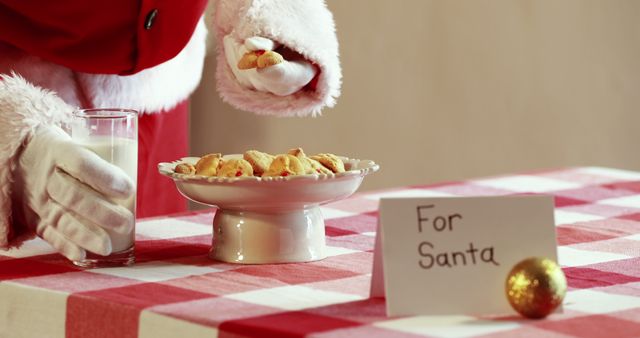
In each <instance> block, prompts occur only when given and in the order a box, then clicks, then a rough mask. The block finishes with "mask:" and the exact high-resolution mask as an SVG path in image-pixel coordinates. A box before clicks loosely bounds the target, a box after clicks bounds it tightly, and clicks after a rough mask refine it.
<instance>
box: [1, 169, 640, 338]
mask: <svg viewBox="0 0 640 338" xmlns="http://www.w3.org/2000/svg"><path fill="white" fill-rule="evenodd" d="M514 193H550V194H553V195H555V196H556V210H555V219H556V224H557V233H558V244H559V248H558V253H559V261H560V264H561V265H562V267H563V269H564V272H565V274H566V275H567V278H568V282H569V291H568V293H567V296H566V298H565V302H564V313H562V314H553V315H551V316H550V317H548V318H546V319H544V320H525V319H521V318H519V317H516V316H511V317H498V318H496V317H486V318H481V317H472V316H438V317H434V316H417V317H396V318H389V317H386V316H385V301H384V300H383V299H370V298H369V297H368V293H369V284H370V278H371V267H372V261H373V254H372V250H373V244H374V237H375V233H374V231H375V226H376V221H377V208H378V199H379V198H380V197H382V196H385V197H386V196H481V195H505V194H514ZM322 211H323V212H324V215H325V218H326V234H327V244H328V246H329V254H330V257H329V258H327V259H325V260H322V261H318V262H312V263H301V264H282V265H232V264H225V263H219V262H214V261H211V260H209V259H208V258H207V252H208V250H209V246H210V243H211V220H212V217H213V211H204V212H194V213H189V214H184V215H178V216H172V217H165V218H156V219H145V220H141V221H140V222H139V223H138V225H137V238H136V240H137V242H136V251H137V258H138V260H137V264H136V265H135V266H133V267H128V268H107V269H94V270H84V271H83V270H80V269H78V268H76V267H74V266H72V265H70V264H69V263H67V262H66V261H65V260H64V259H63V258H61V256H59V255H57V254H55V253H54V252H53V250H51V248H50V247H49V246H48V245H47V244H46V243H44V242H42V241H41V240H32V241H30V242H28V243H27V244H26V245H24V246H23V247H22V248H21V249H19V250H12V251H8V252H7V251H5V252H1V251H0V337H65V336H66V337H136V336H138V337H154V338H161V337H216V336H221V337H225V336H226V337H238V336H272V337H298V336H310V337H371V336H385V337H386V336H396V337H416V336H427V337H488V336H491V337H507V336H508V337H514V336H515V337H538V336H539V337H640V173H636V172H629V171H622V170H615V169H606V168H594V167H589V168H572V169H564V170H553V171H540V172H535V173H527V174H522V175H509V176H501V177H493V178H488V179H479V180H469V181H464V182H451V183H444V184H438V185H427V186H414V187H405V188H402V189H394V190H388V191H382V192H376V193H368V194H358V195H356V196H353V197H352V198H349V199H347V200H343V201H339V202H336V203H333V204H330V205H327V206H325V207H323V209H322Z"/></svg>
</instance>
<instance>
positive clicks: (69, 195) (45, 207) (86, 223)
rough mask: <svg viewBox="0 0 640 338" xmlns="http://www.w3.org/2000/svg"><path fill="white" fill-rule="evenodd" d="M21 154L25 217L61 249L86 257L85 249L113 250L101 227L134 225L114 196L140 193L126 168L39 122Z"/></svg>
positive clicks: (19, 184) (122, 229)
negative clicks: (136, 190)
mask: <svg viewBox="0 0 640 338" xmlns="http://www.w3.org/2000/svg"><path fill="white" fill-rule="evenodd" d="M27 142H28V143H27V144H26V146H25V148H24V149H23V151H22V153H21V154H20V155H19V160H18V165H17V168H16V171H15V175H14V177H15V182H14V192H15V193H16V195H17V196H18V199H20V202H21V204H22V205H21V211H22V212H21V213H20V215H17V216H18V217H19V218H21V220H22V221H23V222H24V223H25V224H26V225H27V226H29V227H31V228H32V229H33V230H35V232H36V233H37V234H38V235H39V236H40V237H42V238H43V239H44V240H45V241H47V242H49V244H51V245H52V246H53V247H54V248H55V249H57V250H58V251H59V252H60V253H61V254H62V255H64V256H65V257H67V258H69V259H71V260H82V259H84V258H85V256H86V251H85V250H88V251H91V252H93V253H96V254H99V255H108V254H110V253H111V239H110V237H109V235H108V234H107V232H106V231H105V230H104V229H102V228H101V227H109V228H112V229H114V231H116V232H118V233H128V232H130V231H131V230H132V228H133V222H134V216H133V214H132V213H131V212H130V211H129V210H128V209H126V208H124V207H122V206H120V205H117V204H115V203H113V202H111V199H113V198H129V197H131V196H132V195H133V194H134V193H135V187H134V184H133V181H132V180H131V179H130V178H129V177H128V176H127V174H125V172H124V171H123V170H122V169H120V168H118V167H116V166H114V165H112V164H110V163H108V162H106V161H104V160H103V159H101V158H100V157H98V155H96V154H95V153H93V152H91V151H90V150H88V149H85V148H83V147H81V146H79V145H77V144H75V143H73V142H72V141H71V138H70V137H69V135H68V134H67V133H65V132H64V131H63V130H62V129H60V128H58V127H51V126H46V125H40V126H38V127H37V128H36V129H35V130H34V131H33V133H32V134H31V135H30V137H29V139H28V141H27Z"/></svg>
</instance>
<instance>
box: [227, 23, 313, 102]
mask: <svg viewBox="0 0 640 338" xmlns="http://www.w3.org/2000/svg"><path fill="white" fill-rule="evenodd" d="M223 41H224V53H225V56H226V59H227V64H228V65H229V67H230V68H231V71H232V72H233V75H234V76H235V77H236V80H238V83H240V85H241V86H243V87H245V88H248V89H253V90H258V91H261V92H270V93H273V94H275V95H278V96H287V95H291V94H293V93H295V92H297V91H299V90H300V89H302V88H303V87H304V86H306V85H307V84H308V83H309V82H311V80H312V79H313V77H314V76H315V75H316V73H317V72H318V70H317V69H316V67H315V66H314V65H312V64H311V63H310V62H309V61H307V60H305V59H304V58H302V57H298V58H297V59H295V60H289V61H287V60H284V61H283V62H281V63H279V64H276V65H273V66H269V67H266V68H262V69H246V70H241V69H238V61H239V60H240V59H241V58H242V56H243V55H244V54H245V53H247V52H251V51H256V50H265V51H270V50H274V49H276V48H277V47H278V45H276V43H275V42H273V41H272V40H269V39H267V38H263V37H258V36H254V37H252V38H249V39H246V40H245V41H244V44H242V43H240V42H238V41H237V40H236V39H235V38H233V37H231V35H226V36H225V37H224V39H223Z"/></svg>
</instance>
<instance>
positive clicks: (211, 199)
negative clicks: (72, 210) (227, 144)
mask: <svg viewBox="0 0 640 338" xmlns="http://www.w3.org/2000/svg"><path fill="white" fill-rule="evenodd" d="M225 158H242V155H238V154H234V155H227V156H225ZM197 160H198V158H197V157H186V158H183V159H181V160H180V161H174V162H171V163H160V164H158V170H159V171H160V173H161V174H163V175H165V176H168V177H170V178H172V179H173V181H174V182H175V183H176V187H177V188H178V190H179V191H180V193H181V194H182V195H183V196H185V197H186V198H188V199H190V200H192V201H195V202H198V203H202V204H205V205H209V206H215V207H217V208H218V210H217V212H216V215H215V217H214V219H213V244H212V247H211V251H210V253H209V257H211V258H213V259H216V260H220V261H224V262H230V263H241V264H269V263H290V262H308V261H315V260H320V259H323V258H325V257H326V250H325V232H324V218H323V217H322V212H321V211H320V205H322V204H325V203H329V202H332V201H337V200H340V199H343V198H345V197H348V196H350V195H351V194H353V193H354V192H355V191H356V190H357V189H358V187H359V186H360V184H361V183H362V180H363V179H364V177H365V176H366V175H367V174H369V173H372V172H375V171H377V170H378V169H379V166H378V165H377V164H375V163H374V162H373V161H369V160H355V159H348V158H342V160H343V161H344V162H345V169H346V171H345V172H344V173H339V174H329V175H319V174H318V175H304V176H287V177H264V178H262V177H234V178H223V177H205V176H198V175H185V174H178V173H175V172H174V168H175V166H176V164H178V163H181V162H188V163H192V164H195V162H197Z"/></svg>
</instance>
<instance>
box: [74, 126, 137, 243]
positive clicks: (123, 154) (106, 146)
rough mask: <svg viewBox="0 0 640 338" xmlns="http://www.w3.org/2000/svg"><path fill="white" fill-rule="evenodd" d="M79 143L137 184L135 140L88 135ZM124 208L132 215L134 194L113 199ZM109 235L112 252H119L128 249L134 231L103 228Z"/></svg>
mask: <svg viewBox="0 0 640 338" xmlns="http://www.w3.org/2000/svg"><path fill="white" fill-rule="evenodd" d="M77 141H78V143H79V144H80V145H82V146H83V147H85V148H87V149H89V150H91V151H93V152H94V153H96V154H97V155H98V156H100V157H101V158H102V159H104V160H105V161H107V162H109V163H111V164H113V165H115V166H117V167H119V168H121V169H122V170H124V172H125V173H127V175H129V177H130V178H131V179H132V180H133V182H134V184H135V186H137V183H136V182H137V177H138V175H137V174H138V142H137V140H132V139H127V138H120V137H113V138H112V137H100V136H90V137H89V138H87V139H84V140H77ZM114 202H115V203H118V204H120V205H122V206H124V207H125V208H127V209H129V210H130V211H131V212H132V213H133V215H134V217H135V214H136V213H135V210H136V196H135V193H134V194H133V196H132V197H131V198H129V199H126V200H114ZM105 231H107V233H109V236H111V245H112V248H113V250H112V252H113V253H116V252H120V251H123V250H126V249H129V248H130V247H131V246H132V245H133V242H134V239H135V231H131V232H130V233H128V234H119V233H116V232H113V231H111V230H110V229H107V228H105Z"/></svg>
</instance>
